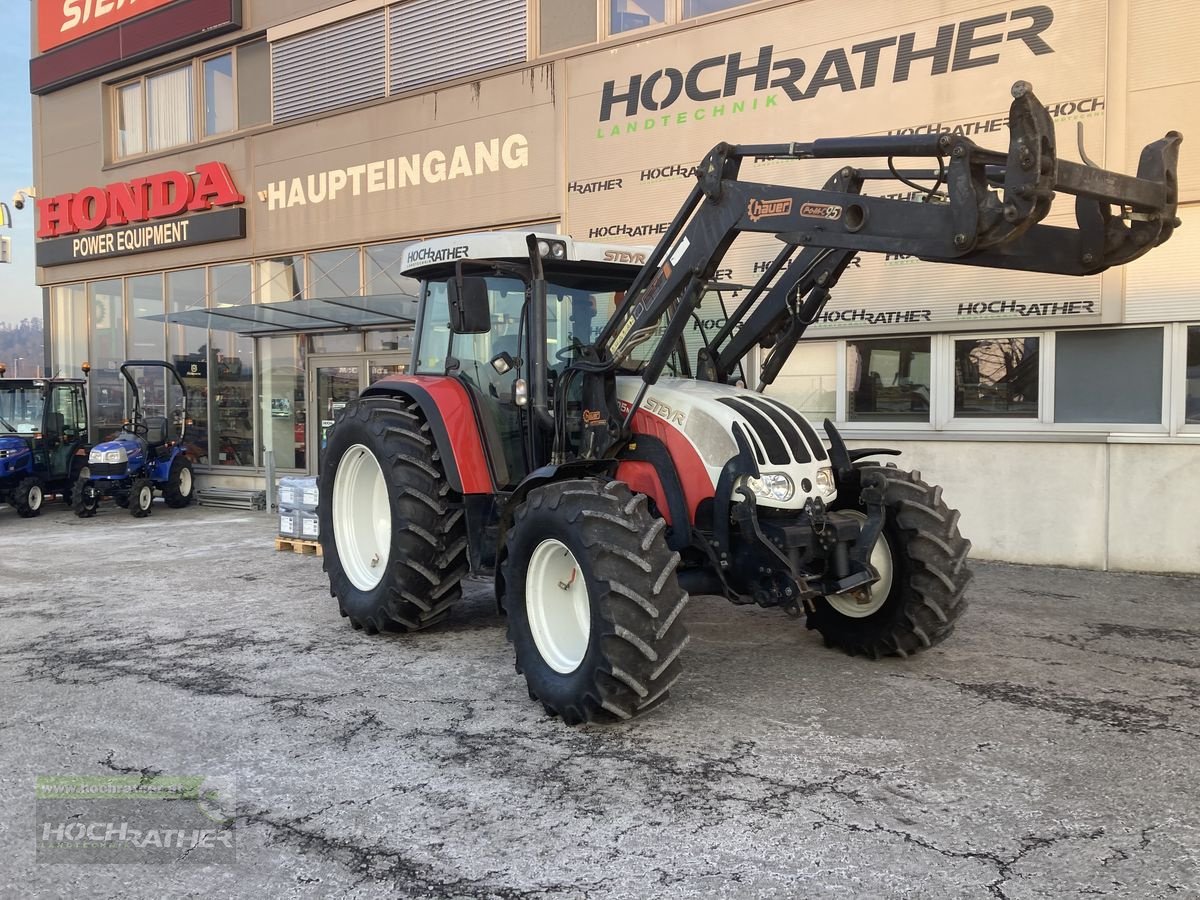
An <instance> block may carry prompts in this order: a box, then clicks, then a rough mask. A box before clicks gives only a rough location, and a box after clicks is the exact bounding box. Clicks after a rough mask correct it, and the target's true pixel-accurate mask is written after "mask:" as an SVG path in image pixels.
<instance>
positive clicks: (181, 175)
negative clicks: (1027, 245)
mask: <svg viewBox="0 0 1200 900" xmlns="http://www.w3.org/2000/svg"><path fill="white" fill-rule="evenodd" d="M34 8H35V21H34V27H33V58H32V60H31V65H30V71H31V82H32V90H33V92H34V102H33V115H34V126H35V127H34V133H35V147H34V164H35V179H36V188H37V191H38V198H39V199H38V237H39V240H38V244H37V256H38V260H37V261H38V266H39V267H38V281H39V284H41V285H42V286H43V287H44V290H45V304H46V316H45V320H46V322H47V324H48V338H47V359H46V364H47V366H48V369H49V370H50V371H54V372H61V373H64V374H66V373H70V372H74V371H77V369H78V366H79V365H80V363H81V362H82V361H84V360H85V359H86V360H87V361H89V362H90V364H91V366H92V374H91V390H90V403H91V417H92V423H93V424H92V429H93V437H95V438H99V437H101V436H103V435H105V434H108V433H110V432H111V431H112V430H113V428H114V427H115V425H116V424H117V423H119V421H120V420H121V418H122V416H123V415H124V412H125V410H124V405H123V404H124V402H125V400H124V396H123V392H122V391H121V389H120V385H119V383H118V382H117V380H116V377H117V375H116V366H117V365H118V364H119V363H120V361H121V360H123V359H126V358H148V357H154V358H165V359H169V360H171V361H173V362H174V363H175V364H176V365H177V367H178V368H179V370H180V372H181V373H183V374H184V376H185V379H186V382H187V386H188V394H189V415H190V416H191V417H192V419H193V423H194V426H193V429H192V434H191V441H190V442H191V443H192V452H193V454H194V456H195V458H196V460H197V463H198V465H197V471H198V473H200V475H201V483H202V484H203V483H204V482H208V483H212V484H221V485H225V486H247V487H248V486H252V485H255V484H257V485H261V484H262V482H263V479H264V477H265V471H266V466H267V462H268V459H270V460H273V462H274V466H275V468H276V469H277V470H279V471H302V472H304V471H315V467H316V464H317V461H318V458H319V454H320V450H321V444H322V440H323V436H324V432H325V430H326V429H327V427H328V425H329V424H330V423H331V421H332V419H333V417H334V415H335V414H336V411H337V409H338V408H340V405H342V404H344V403H345V402H346V400H348V399H349V398H350V397H352V396H353V395H354V393H356V392H357V391H358V390H360V389H361V388H362V387H363V386H365V385H366V384H367V383H369V381H370V380H372V379H374V378H376V377H378V376H380V375H382V374H386V373H388V372H394V371H400V370H403V369H404V367H406V366H407V364H408V351H409V348H410V346H411V315H412V309H413V300H412V292H413V285H412V284H411V282H410V281H408V280H407V279H405V278H404V277H403V276H402V275H401V274H400V272H399V262H400V259H401V251H402V248H403V247H404V246H405V245H407V244H409V243H411V242H412V241H414V240H419V239H421V238H424V237H430V236H435V235H443V234H451V233H454V232H462V231H472V230H480V229H488V228H505V229H507V228H522V229H523V228H527V227H535V226H536V227H537V228H538V229H539V230H555V229H557V230H559V231H562V232H568V233H571V234H573V235H575V236H576V237H578V238H585V239H586V238H592V239H602V240H615V241H621V242H628V243H630V244H652V243H654V241H655V240H656V239H657V236H658V235H660V234H661V233H662V232H663V231H665V229H666V227H667V224H668V223H669V221H670V220H671V218H672V216H673V214H674V212H675V210H676V209H677V208H678V206H679V204H680V203H681V202H682V200H683V198H684V197H685V196H686V193H687V191H688V190H689V188H690V183H691V179H692V178H693V175H694V166H695V165H696V163H697V162H698V161H699V160H700V158H701V157H702V156H703V154H704V153H705V152H706V151H707V150H708V149H709V148H710V147H711V146H712V145H713V144H715V143H717V142H718V141H729V142H734V143H763V142H770V141H787V140H796V141H807V140H812V139H814V138H817V137H822V136H834V135H849V134H888V133H893V134H894V133H914V132H916V133H925V132H930V131H946V132H955V133H959V134H966V135H968V136H970V137H972V138H973V139H975V140H976V141H977V142H978V143H980V144H983V145H985V146H994V147H1004V146H1005V145H1006V141H1007V131H1006V122H1005V116H1006V111H1007V106H1008V88H1009V86H1010V85H1011V84H1012V83H1013V82H1014V81H1016V80H1018V79H1023V80H1026V81H1029V82H1031V83H1032V84H1033V85H1034V87H1035V89H1036V91H1037V94H1038V96H1039V97H1040V98H1041V99H1042V100H1043V101H1044V102H1046V104H1047V106H1048V108H1049V110H1050V112H1051V114H1052V116H1053V117H1054V119H1055V121H1056V123H1057V125H1058V139H1059V147H1060V152H1061V153H1062V154H1063V155H1064V156H1066V157H1069V158H1077V154H1078V153H1079V152H1080V151H1082V152H1084V153H1086V154H1087V156H1088V157H1090V158H1091V159H1094V160H1095V161H1096V162H1097V164H1100V165H1103V166H1105V167H1107V168H1113V169H1118V170H1123V171H1135V170H1136V168H1137V162H1138V154H1139V152H1140V149H1141V147H1142V145H1143V144H1145V143H1147V142H1149V141H1151V140H1153V139H1155V138H1157V137H1161V136H1162V135H1163V134H1164V133H1165V132H1166V131H1168V130H1171V129H1175V130H1179V131H1182V132H1183V133H1184V135H1185V142H1184V144H1183V153H1182V159H1181V166H1180V170H1181V175H1180V185H1179V190H1180V200H1181V203H1182V209H1181V213H1180V215H1181V218H1182V220H1183V227H1182V228H1181V229H1179V230H1178V231H1177V233H1176V235H1175V236H1174V237H1173V239H1172V240H1171V242H1170V243H1169V244H1167V245H1165V246H1164V247H1162V248H1160V249H1158V250H1157V251H1155V252H1153V253H1151V254H1149V255H1148V256H1147V257H1145V258H1144V259H1142V260H1139V261H1138V262H1136V263H1134V264H1132V265H1130V266H1128V267H1125V268H1123V269H1118V270H1114V271H1109V272H1106V273H1104V274H1103V275H1100V276H1095V277H1089V278H1080V279H1069V278H1061V277H1053V276H1041V275H1036V274H1028V273H1010V272H1000V271H990V270H970V269H963V270H958V269H957V268H956V267H953V266H936V265H931V264H926V263H922V262H920V261H918V260H914V259H907V258H893V257H888V256H883V255H863V256H862V257H861V258H860V259H859V260H858V261H857V264H856V266H855V267H854V269H852V270H851V271H850V272H848V273H847V275H846V276H845V277H844V278H843V279H842V281H841V283H840V285H839V288H838V290H837V291H836V292H835V294H834V296H833V299H832V300H831V301H830V303H829V306H828V307H827V309H826V311H825V313H824V314H823V316H822V317H821V319H820V321H819V322H817V323H816V324H815V325H814V326H813V328H812V329H810V331H809V334H808V336H807V338H806V341H805V343H803V344H802V345H801V346H800V348H799V349H798V351H797V352H796V353H795V354H794V357H793V359H792V360H791V362H790V363H789V365H788V367H787V369H786V370H785V372H784V373H783V375H782V377H780V379H779V380H778V381H777V382H776V383H775V384H774V385H773V386H772V387H771V389H770V390H771V392H772V393H774V394H776V395H779V396H780V397H781V398H783V399H786V400H788V401H790V402H792V403H794V404H795V405H796V406H798V407H799V408H800V409H802V410H804V411H805V412H806V413H807V414H809V415H810V416H813V417H816V418H818V419H819V418H822V417H825V416H828V417H830V418H832V419H833V420H834V421H835V422H837V423H838V425H839V427H840V428H842V430H843V432H844V433H845V434H846V435H847V436H848V437H849V438H851V439H852V440H853V442H860V443H868V444H874V445H877V444H879V443H881V442H884V441H886V442H887V443H888V444H890V445H893V446H896V447H899V448H900V449H902V450H903V451H904V452H905V457H904V458H905V459H906V460H907V462H908V465H910V466H911V467H914V468H919V469H921V470H922V471H923V472H924V474H925V476H926V477H927V478H929V479H930V480H933V481H936V482H938V483H941V484H942V485H943V486H944V487H945V489H946V492H947V496H948V497H949V498H950V500H951V503H952V505H956V506H959V507H961V509H962V515H963V518H962V527H963V531H964V533H966V534H968V535H969V536H970V537H971V538H972V539H973V540H974V542H975V548H976V550H975V552H976V555H977V556H981V557H984V558H994V559H1005V560H1013V561H1019V562H1029V563H1053V564H1064V565H1075V566H1084V567H1092V568H1114V569H1129V570H1154V571H1178V572H1198V571H1200V512H1198V505H1197V504H1195V503H1193V502H1190V501H1189V500H1187V499H1186V498H1189V497H1195V496H1197V495H1198V494H1200V465H1197V463H1198V462H1200V282H1198V280H1197V275H1198V274H1200V211H1197V207H1196V205H1195V204H1196V203H1197V201H1200V165H1197V166H1192V165H1190V164H1189V163H1190V161H1191V160H1192V159H1193V158H1195V156H1194V154H1193V153H1192V152H1191V151H1190V149H1189V148H1190V144H1189V143H1188V141H1187V140H1186V138H1187V137H1189V136H1191V135H1200V127H1195V126H1200V107H1198V106H1197V105H1196V104H1195V103H1194V102H1191V100H1192V98H1194V97H1195V94H1196V90H1197V88H1200V57H1197V55H1196V54H1194V53H1190V52H1189V50H1190V48H1191V46H1192V45H1193V44H1194V43H1195V41H1196V40H1197V39H1200V8H1198V7H1197V6H1196V5H1195V4H1193V3H1188V2H1185V0H1046V2H1045V3H1040V4H1033V5H1030V4H1025V3H1003V2H997V3H990V2H985V3H983V4H980V3H979V2H977V0H975V2H970V3H968V2H965V0H962V2H959V0H913V2H910V3H904V4H896V3H890V2H883V0H866V2H863V3H859V4H855V5H854V13H853V15H850V16H847V15H846V14H845V10H844V9H843V7H842V5H841V4H837V3H835V2H834V0H802V2H779V0H758V2H750V0H641V2H634V0H457V2H453V3H449V2H438V0H351V2H346V3H340V4H334V3H330V2H321V0H272V2H267V0H241V2H237V0H140V2H139V3H137V4H136V5H135V4H134V3H133V2H132V0H131V2H130V3H127V4H125V3H117V2H116V0H113V2H109V3H103V2H96V3H82V2H75V0H68V2H65V3H64V2H62V0H38V2H37V3H35V4H34ZM1077 148H1078V149H1077ZM879 165H880V166H883V165H886V161H884V160H880V161H879ZM830 174H831V171H830V168H829V164H828V163H822V162H820V161H812V162H801V163H795V162H791V163H787V164H784V163H779V162H771V161H767V162H761V163H757V164H755V165H754V166H753V167H752V171H750V172H745V171H744V172H743V177H750V178H757V179H758V180H763V181H775V182H780V183H785V184H797V185H799V184H806V185H819V184H820V183H823V182H824V181H825V179H826V178H827V177H828V176H829V175H830ZM930 187H932V185H922V184H920V183H914V184H913V185H912V186H911V188H909V187H906V188H904V190H905V195H906V196H907V197H908V198H909V199H912V200H914V201H915V202H920V201H921V200H922V199H923V198H924V193H925V191H926V190H927V189H928V188H930ZM1061 212H1062V213H1063V214H1069V213H1070V210H1063V211H1061ZM1052 215H1054V214H1052ZM775 246H776V245H775V243H774V241H773V240H766V239H763V238H761V237H756V236H753V235H746V236H743V237H742V238H740V239H739V241H738V242H737V243H736V244H735V246H734V247H733V249H732V251H731V252H730V254H729V256H728V257H727V259H728V262H727V263H726V266H727V268H726V269H725V270H724V271H722V273H721V278H722V279H723V280H726V281H728V282H731V283H735V284H736V283H752V282H753V281H754V280H755V273H759V272H761V271H762V270H763V268H764V267H765V266H766V265H767V263H768V262H769V260H770V259H772V258H773V257H774V255H775V249H774V248H775ZM727 300H729V301H732V302H736V300H737V292H736V291H731V292H730V293H729V296H728V297H727ZM750 362H751V363H752V362H753V360H751V361H750ZM748 370H749V371H751V372H753V370H754V367H753V365H750V366H748Z"/></svg>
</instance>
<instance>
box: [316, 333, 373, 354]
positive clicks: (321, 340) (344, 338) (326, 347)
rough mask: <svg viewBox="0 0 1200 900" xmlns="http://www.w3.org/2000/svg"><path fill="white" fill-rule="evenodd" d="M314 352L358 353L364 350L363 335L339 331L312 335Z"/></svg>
mask: <svg viewBox="0 0 1200 900" xmlns="http://www.w3.org/2000/svg"><path fill="white" fill-rule="evenodd" d="M309 339H310V340H311V341H312V347H311V352H312V353H358V352H359V351H360V350H362V335H361V334H350V333H347V332H337V333H335V334H314V335H310V337H309Z"/></svg>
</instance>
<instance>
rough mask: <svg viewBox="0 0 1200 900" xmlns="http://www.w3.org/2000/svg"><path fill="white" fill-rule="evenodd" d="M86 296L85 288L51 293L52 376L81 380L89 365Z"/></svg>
mask: <svg viewBox="0 0 1200 900" xmlns="http://www.w3.org/2000/svg"><path fill="white" fill-rule="evenodd" d="M87 322H88V307H87V292H86V291H85V290H84V286H83V285H82V284H66V285H60V286H59V287H55V288H51V289H50V373H51V375H54V376H57V377H60V378H78V377H79V376H80V374H81V373H80V371H79V367H80V366H81V365H82V364H83V363H84V362H85V361H87V358H88V349H87V327H88V326H87Z"/></svg>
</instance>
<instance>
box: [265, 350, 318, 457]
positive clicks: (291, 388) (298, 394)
mask: <svg viewBox="0 0 1200 900" xmlns="http://www.w3.org/2000/svg"><path fill="white" fill-rule="evenodd" d="M304 343H305V339H304V338H303V337H301V336H297V335H286V336H282V335H281V336H279V337H264V338H259V339H258V366H259V372H258V376H259V377H258V390H259V395H258V397H259V399H258V406H259V410H260V412H261V419H262V442H261V443H262V446H263V449H264V451H265V450H270V451H272V452H273V453H274V456H275V466H276V467H277V468H280V469H303V468H304V467H305V446H306V428H307V423H306V421H305V387H304V386H305V370H304V367H305V352H304ZM258 463H259V465H265V461H264V459H263V458H262V456H261V454H260V458H259V460H258Z"/></svg>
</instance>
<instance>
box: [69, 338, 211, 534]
mask: <svg viewBox="0 0 1200 900" xmlns="http://www.w3.org/2000/svg"><path fill="white" fill-rule="evenodd" d="M121 375H122V377H124V379H125V381H126V383H127V384H128V386H129V395H130V404H129V408H130V410H131V413H130V415H129V419H128V421H126V422H125V423H124V424H123V425H122V426H121V430H120V431H119V432H118V433H117V434H116V436H115V437H114V438H113V439H112V440H111V441H103V442H101V443H99V444H97V445H96V446H95V447H93V448H92V452H91V453H90V454H89V456H88V472H87V474H86V475H84V476H83V477H81V478H80V479H79V483H78V485H77V486H76V488H75V503H74V507H75V515H77V516H79V517H80V518H81V519H86V518H90V517H92V516H94V515H95V514H96V510H97V509H98V508H99V506H100V501H101V500H102V499H103V498H104V497H106V496H111V497H112V498H113V499H114V500H115V501H116V502H117V505H118V506H124V507H126V508H128V510H129V512H130V514H132V515H133V516H134V518H138V519H140V518H144V517H145V516H148V515H150V511H151V508H152V507H153V504H154V492H155V491H156V490H157V491H161V492H162V495H163V499H164V500H166V503H167V506H170V507H174V508H176V509H179V508H182V507H184V506H187V505H188V504H189V503H191V502H192V496H193V493H194V488H195V481H194V478H193V476H192V462H191V460H190V459H189V458H188V455H187V449H186V447H185V445H184V443H183V438H184V433H185V431H186V428H187V390H186V388H185V387H184V384H183V379H181V378H180V377H179V373H178V372H177V371H176V370H175V367H174V366H173V365H171V364H170V363H169V362H164V361H163V360H158V359H131V360H127V361H126V362H124V363H122V364H121ZM168 410H169V411H170V412H169V413H168ZM152 412H153V413H154V414H153V415H152V414H151V413H152Z"/></svg>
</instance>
